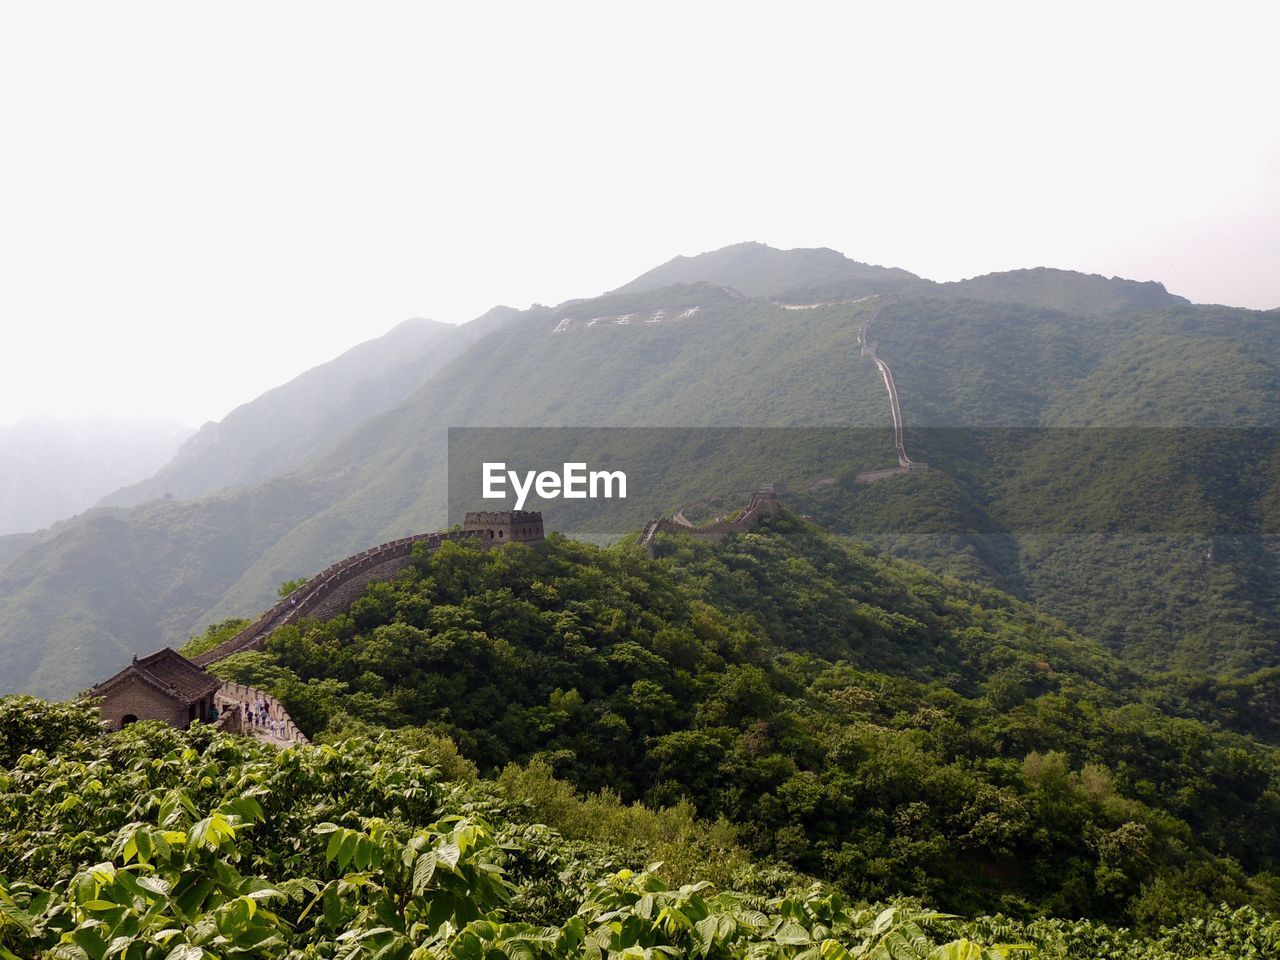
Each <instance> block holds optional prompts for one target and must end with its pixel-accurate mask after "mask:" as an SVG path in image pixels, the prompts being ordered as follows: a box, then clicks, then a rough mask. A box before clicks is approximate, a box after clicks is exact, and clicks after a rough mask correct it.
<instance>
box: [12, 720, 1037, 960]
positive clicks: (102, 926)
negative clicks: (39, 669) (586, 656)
mask: <svg viewBox="0 0 1280 960" xmlns="http://www.w3.org/2000/svg"><path fill="white" fill-rule="evenodd" d="M85 717H89V718H90V719H92V711H90V710H88V709H86V707H85V706H84V705H83V704H73V705H70V706H62V707H59V706H46V705H42V704H39V703H34V702H32V701H29V700H23V701H17V702H14V701H0V725H3V726H5V727H8V726H11V725H13V724H14V723H22V722H23V721H24V719H26V720H35V721H36V722H38V723H40V724H42V725H46V726H52V727H64V728H69V729H71V730H73V731H75V732H77V733H83V732H84V730H83V720H84V718H85ZM0 794H2V795H3V800H4V804H3V807H0V864H4V865H5V870H4V873H3V874H0V957H2V958H3V960H17V958H26V957H32V956H35V955H38V956H41V957H48V958H66V960H150V958H162V957H163V958H166V960H200V958H202V957H210V958H231V957H257V958H286V957H289V958H293V957H303V956H306V957H326V958H327V957H332V958H344V960H355V958H364V957H369V958H377V960H406V958H410V957H413V958H435V957H440V958H444V957H449V958H454V960H500V958H510V960H542V958H546V960H551V958H562V957H564V958H567V957H584V958H601V960H603V958H606V957H607V958H626V960H656V958H660V957H683V956H696V957H704V958H734V957H748V956H749V957H753V958H756V957H758V958H796V960H849V958H855V957H858V958H861V957H865V958H883V960H889V958H915V960H926V958H930V960H1001V958H1006V957H1010V956H1013V955H1015V954H1025V953H1027V952H1029V951H1026V950H1023V949H1021V948H1002V947H998V946H981V945H979V943H977V942H975V941H974V940H972V939H970V938H969V937H968V936H966V935H964V934H963V933H962V932H961V930H960V928H961V926H963V925H962V924H961V923H959V922H957V921H956V918H950V917H947V916H944V915H941V914H937V913H933V912H929V911H925V910H921V909H918V908H916V907H914V906H911V905H906V904H904V905H897V906H890V907H888V908H874V909H872V908H863V909H855V908H852V907H851V906H849V905H848V904H846V903H845V902H844V901H843V900H842V899H841V897H840V896H839V895H838V894H835V893H833V892H831V891H830V890H826V889H823V888H821V887H818V886H812V887H808V888H798V889H796V890H793V891H791V892H789V893H787V894H786V895H783V896H777V897H764V896H760V895H758V894H753V893H750V892H745V893H731V892H718V891H716V890H715V889H713V888H712V887H711V885H710V884H709V883H707V882H705V881H703V882H695V883H688V884H683V885H681V886H678V887H673V886H670V885H668V884H667V883H666V882H664V881H663V879H662V878H661V875H660V873H659V872H658V870H657V868H650V869H646V870H643V871H639V872H636V871H633V870H631V869H615V868H613V867H611V866H610V865H608V864H607V863H606V862H605V861H604V860H603V859H592V858H590V857H586V856H583V855H582V854H581V853H575V852H574V849H573V848H572V847H571V845H569V844H567V843H566V842H565V841H564V840H563V839H562V838H561V837H560V836H559V835H558V834H556V833H555V832H554V831H552V830H550V829H549V828H547V827H544V826H540V825H536V824H530V823H528V822H524V821H522V820H521V819H520V818H519V817H518V815H516V814H515V813H514V812H513V809H512V808H511V807H509V806H508V805H506V804H504V803H503V802H502V801H501V800H500V799H499V797H498V795H497V793H496V792H494V791H493V790H491V789H490V785H487V784H484V783H452V784H451V783H448V782H444V781H442V780H441V779H440V776H439V772H438V771H437V770H436V769H435V768H434V767H432V766H431V765H430V764H429V763H428V762H427V757H426V755H425V754H423V753H422V752H418V751H414V750H412V749H409V748H406V747H404V746H401V745H398V744H395V743H393V742H386V743H374V742H371V741H368V740H352V741H348V742H346V743H344V744H342V745H340V746H336V747H335V746H324V747H317V748H304V749H294V750H288V751H282V752H276V751H274V750H273V749H272V748H271V747H268V746H265V745H262V744H259V743H257V742H255V741H252V740H249V739H245V738H238V737H235V736H233V735H227V734H214V733H213V732H211V731H209V730H208V729H207V728H197V729H195V730H194V731H192V732H189V733H178V732H175V731H172V730H169V729H166V728H163V727H161V726H159V725H158V724H138V725H134V726H133V727H131V728H129V729H128V730H126V731H124V732H122V733H118V734H112V735H106V736H92V735H91V736H90V737H88V738H86V739H82V740H77V741H75V742H73V743H63V744H62V746H61V748H60V749H59V750H57V751H56V752H54V753H52V754H49V753H45V752H44V751H42V750H38V749H37V750H32V751H31V752H28V753H26V754H24V755H23V756H21V757H20V758H18V760H17V763H16V764H14V765H13V766H11V767H10V768H9V769H7V770H5V771H3V772H0Z"/></svg>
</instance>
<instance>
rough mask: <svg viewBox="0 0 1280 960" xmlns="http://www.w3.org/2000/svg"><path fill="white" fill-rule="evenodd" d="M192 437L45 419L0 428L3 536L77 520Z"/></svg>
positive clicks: (143, 426)
mask: <svg viewBox="0 0 1280 960" xmlns="http://www.w3.org/2000/svg"><path fill="white" fill-rule="evenodd" d="M190 435H191V428H190V427H186V426H183V425H181V424H178V423H172V422H167V421H160V420H127V419H107V418H92V419H54V418H43V417H42V418H32V419H29V420H23V421H22V422H20V423H17V424H14V425H13V426H8V427H0V534H9V533H26V532H29V531H33V530H39V529H41V528H42V527H47V526H48V525H49V524H51V523H54V522H55V521H58V520H62V519H64V518H66V517H70V516H73V515H74V514H77V513H79V512H80V511H81V510H84V509H86V508H87V507H90V506H92V505H93V504H94V502H96V501H97V500H98V498H99V497H101V496H102V495H103V494H105V493H109V492H110V491H112V490H114V489H116V488H117V487H119V486H122V485H124V484H129V483H134V482H135V481H137V480H140V479H142V478H143V477H145V476H147V475H148V474H150V473H151V472H152V471H154V470H156V469H157V468H158V467H160V466H161V465H162V464H163V463H164V462H165V461H166V460H168V459H169V458H170V457H171V456H173V453H174V451H175V450H176V449H178V445H179V444H181V443H182V442H183V440H185V439H186V438H187V437H189V436H190ZM4 553H5V551H4V550H3V549H0V557H3V556H4Z"/></svg>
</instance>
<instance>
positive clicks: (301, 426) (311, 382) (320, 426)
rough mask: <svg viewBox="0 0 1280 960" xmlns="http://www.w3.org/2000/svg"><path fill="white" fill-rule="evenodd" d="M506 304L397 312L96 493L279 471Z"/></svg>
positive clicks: (198, 490)
mask: <svg viewBox="0 0 1280 960" xmlns="http://www.w3.org/2000/svg"><path fill="white" fill-rule="evenodd" d="M514 312H515V311H506V310H504V308H501V307H499V308H496V309H495V310H494V311H491V313H490V314H486V316H485V317H482V318H480V319H479V320H476V321H473V322H472V323H470V324H465V325H463V326H461V327H457V326H454V325H453V324H448V323H440V322H437V321H433V320H406V321H405V322H404V323H401V324H399V325H398V326H396V327H395V328H394V329H392V330H391V331H390V332H388V333H386V334H384V335H383V336H381V337H378V338H377V339H376V340H369V341H367V342H365V343H362V344H360V345H359V346H356V347H353V348H352V349H350V350H348V351H347V352H346V353H344V354H342V355H341V356H339V357H337V358H336V359H333V360H330V361H329V362H328V363H324V364H321V365H320V366H318V367H314V368H313V369H311V370H308V371H306V372H305V373H303V374H301V375H300V376H298V377H295V378H294V379H293V380H290V381H289V382H288V383H286V384H284V385H282V386H279V387H276V388H275V389H274V390H269V391H268V392H266V393H264V394H263V395H262V396H260V397H258V398H257V399H255V400H251V401H250V402H249V403H246V404H244V405H242V406H239V407H237V408H236V409H235V410H232V411H231V412H230V413H229V414H227V416H226V417H224V418H223V419H222V420H221V421H219V422H217V423H207V424H205V425H204V426H203V427H202V428H201V429H200V431H199V432H198V433H197V434H196V435H195V436H194V437H192V438H191V439H190V440H188V441H187V442H186V443H185V444H184V445H183V446H182V448H181V449H180V450H179V451H178V453H177V455H176V456H175V457H174V458H173V460H172V461H171V462H170V463H168V464H166V465H165V466H164V467H163V469H161V470H160V471H159V472H158V473H156V474H155V475H154V476H152V477H149V478H147V479H146V480H143V481H142V482H140V483H136V484H134V485H132V486H129V487H125V488H124V489H122V490H117V491H115V492H114V493H112V494H110V495H109V496H106V497H104V498H103V499H102V501H101V502H102V505H103V506H117V507H119V506H133V505H135V504H139V503H144V502H146V501H147V500H155V499H158V498H160V497H166V496H169V497H179V498H183V499H187V498H191V497H198V496H202V495H204V494H208V493H213V492H215V491H217V490H222V489H226V488H228V487H237V486H247V485H252V484H256V483H261V482H262V481H264V480H269V479H271V478H272V477H276V476H279V475H281V474H283V473H285V472H287V471H288V470H289V469H290V468H291V467H293V466H295V465H297V464H298V463H300V462H302V461H304V460H306V459H307V458H308V457H309V456H312V455H314V454H316V453H318V452H319V451H321V450H323V449H325V448H326V447H328V446H330V445H332V444H333V443H334V441H335V440H336V439H337V438H338V437H340V436H342V434H343V433H345V432H346V431H347V430H350V429H351V428H353V427H355V426H358V425H359V424H361V423H363V422H364V421H365V420H368V419H369V418H370V417H372V416H375V415H376V414H379V413H382V412H383V411H385V410H388V409H390V408H391V407H394V406H395V405H396V404H398V403H400V402H401V401H402V400H403V399H404V398H405V397H407V396H408V395H410V394H411V393H413V392H414V391H415V390H417V389H418V388H419V387H421V386H422V384H423V383H425V382H426V381H427V379H429V378H430V376H431V375H432V374H433V373H434V372H435V371H436V370H439V369H440V368H441V367H442V366H444V365H445V364H446V363H448V362H449V361H450V360H452V359H453V358H454V357H456V356H457V355H458V354H460V353H462V352H463V351H464V350H465V349H466V348H467V347H468V346H470V345H471V344H472V343H473V342H474V341H475V340H476V339H478V338H479V336H481V335H483V334H486V333H488V332H490V329H491V328H492V326H493V323H494V322H495V321H505V320H506V319H509V317H510V315H511V314H513V313H514Z"/></svg>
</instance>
